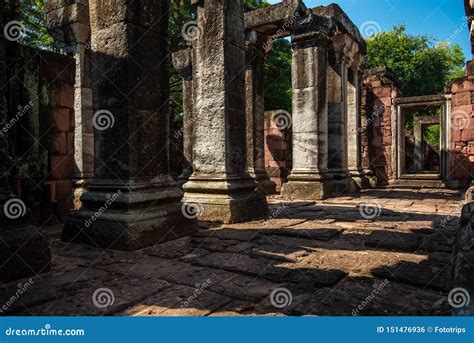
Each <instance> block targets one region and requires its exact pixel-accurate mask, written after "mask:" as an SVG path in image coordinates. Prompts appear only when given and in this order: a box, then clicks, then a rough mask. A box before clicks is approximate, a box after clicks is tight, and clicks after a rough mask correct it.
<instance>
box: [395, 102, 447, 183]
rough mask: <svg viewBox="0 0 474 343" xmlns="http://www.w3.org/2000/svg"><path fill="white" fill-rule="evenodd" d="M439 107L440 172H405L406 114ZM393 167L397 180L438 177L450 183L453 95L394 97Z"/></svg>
mask: <svg viewBox="0 0 474 343" xmlns="http://www.w3.org/2000/svg"><path fill="white" fill-rule="evenodd" d="M431 108H439V109H440V132H441V137H440V172H439V173H433V174H406V173H405V155H404V153H405V137H404V118H405V114H406V113H407V112H408V111H413V110H416V109H422V110H425V109H431ZM392 123H394V124H395V125H393V126H392V143H393V144H392V156H394V157H395V158H393V159H392V161H393V165H392V168H393V170H394V171H395V173H394V175H395V178H396V180H437V181H440V180H441V181H443V182H444V184H446V185H448V184H449V183H450V175H449V174H450V173H449V166H450V158H451V156H450V155H451V154H450V142H451V96H450V95H446V94H442V95H425V96H417V97H400V98H396V99H394V110H393V111H392Z"/></svg>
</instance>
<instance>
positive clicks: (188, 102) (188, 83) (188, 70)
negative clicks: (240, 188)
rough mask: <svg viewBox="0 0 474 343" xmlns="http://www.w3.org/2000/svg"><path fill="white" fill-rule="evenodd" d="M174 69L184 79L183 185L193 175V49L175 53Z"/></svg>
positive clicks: (181, 180)
mask: <svg viewBox="0 0 474 343" xmlns="http://www.w3.org/2000/svg"><path fill="white" fill-rule="evenodd" d="M172 60H173V66H174V69H175V70H176V71H177V72H178V73H179V74H180V76H181V78H182V79H183V112H184V116H183V130H182V134H183V143H184V144H183V155H184V159H185V162H184V163H185V165H184V170H183V173H182V174H181V175H180V177H179V183H180V184H181V185H183V184H184V183H186V182H187V181H188V180H189V177H190V176H191V175H192V174H193V112H194V110H193V106H194V100H193V67H192V50H191V48H187V49H183V50H180V51H177V52H175V53H173V56H172Z"/></svg>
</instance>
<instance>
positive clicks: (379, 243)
mask: <svg viewBox="0 0 474 343" xmlns="http://www.w3.org/2000/svg"><path fill="white" fill-rule="evenodd" d="M420 242H421V237H420V236H419V235H417V234H409V233H402V232H389V231H374V232H372V233H371V234H370V235H369V237H368V238H367V241H366V242H365V246H366V247H369V248H375V249H387V250H396V251H408V252H413V251H415V250H417V249H418V247H419V245H420Z"/></svg>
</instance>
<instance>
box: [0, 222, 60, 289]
mask: <svg viewBox="0 0 474 343" xmlns="http://www.w3.org/2000/svg"><path fill="white" fill-rule="evenodd" d="M50 269H51V247H50V244H49V240H48V239H47V237H46V235H45V234H44V233H43V232H42V231H40V230H39V229H37V228H35V227H33V226H29V225H24V226H21V227H17V228H12V229H5V230H2V231H1V232H0V282H2V283H7V282H10V281H13V280H18V279H22V278H25V277H28V276H33V275H36V274H39V273H46V272H48V271H49V270H50Z"/></svg>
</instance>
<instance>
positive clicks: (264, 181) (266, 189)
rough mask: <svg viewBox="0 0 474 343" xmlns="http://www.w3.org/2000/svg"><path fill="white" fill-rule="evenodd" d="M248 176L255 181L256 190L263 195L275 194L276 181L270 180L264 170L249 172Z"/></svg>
mask: <svg viewBox="0 0 474 343" xmlns="http://www.w3.org/2000/svg"><path fill="white" fill-rule="evenodd" d="M249 174H250V177H252V179H254V181H255V182H256V183H257V188H256V190H257V191H258V192H259V193H262V194H264V195H272V194H276V193H277V190H276V183H275V182H273V181H272V180H270V178H269V177H268V175H267V173H266V172H256V173H252V172H250V173H249Z"/></svg>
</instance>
